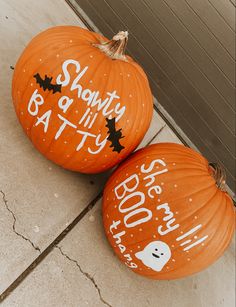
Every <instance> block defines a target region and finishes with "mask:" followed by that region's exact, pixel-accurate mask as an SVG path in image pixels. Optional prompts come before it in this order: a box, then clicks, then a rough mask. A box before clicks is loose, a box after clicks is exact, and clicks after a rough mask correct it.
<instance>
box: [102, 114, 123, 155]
mask: <svg viewBox="0 0 236 307" xmlns="http://www.w3.org/2000/svg"><path fill="white" fill-rule="evenodd" d="M115 120H116V118H115V117H113V118H112V119H109V118H106V121H107V124H106V127H107V128H108V132H107V134H109V136H108V138H107V139H108V140H109V141H110V142H111V145H110V147H111V148H112V147H113V150H112V151H117V152H118V153H120V152H121V150H122V149H124V148H125V147H124V146H122V145H121V144H120V139H122V138H123V137H124V136H122V132H121V130H122V129H119V130H116V122H115Z"/></svg>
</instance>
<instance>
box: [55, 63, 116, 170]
mask: <svg viewBox="0 0 236 307" xmlns="http://www.w3.org/2000/svg"><path fill="white" fill-rule="evenodd" d="M106 60H107V59H106V58H105V57H104V58H103V59H102V60H101V63H100V64H99V65H98V66H97V67H96V69H95V71H93V74H92V75H93V76H95V74H96V72H98V69H99V67H102V65H101V64H102V63H103V61H106ZM103 65H104V64H103ZM110 72H111V69H110V71H109V73H108V76H109V74H110ZM106 87H107V83H104V87H103V89H102V91H101V90H100V93H101V97H102V96H103V95H104V93H105V91H106ZM75 134H76V132H74V134H73V136H72V137H71V139H72V138H73V137H74V135H75ZM76 154H77V152H76V151H75V152H74V153H73V154H72V155H71V157H70V160H68V159H66V160H65V161H64V162H62V164H61V166H62V167H64V168H66V165H67V164H70V163H71V162H70V161H71V160H72V159H73V158H74V157H75V155H76ZM87 162H89V161H87ZM86 164H87V163H86ZM80 171H81V172H82V170H80Z"/></svg>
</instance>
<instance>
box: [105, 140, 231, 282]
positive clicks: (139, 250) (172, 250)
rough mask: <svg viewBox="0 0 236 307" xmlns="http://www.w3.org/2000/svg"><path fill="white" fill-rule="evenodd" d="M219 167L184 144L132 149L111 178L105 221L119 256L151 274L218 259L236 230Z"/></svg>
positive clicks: (196, 267) (192, 269) (177, 274)
mask: <svg viewBox="0 0 236 307" xmlns="http://www.w3.org/2000/svg"><path fill="white" fill-rule="evenodd" d="M223 185H224V179H223V176H222V172H220V168H218V167H216V166H215V165H213V164H210V165H209V163H208V161H207V160H206V159H205V158H204V157H202V156H201V155H200V154H199V153H197V152H195V151H194V150H192V149H190V148H187V147H185V146H183V145H179V144H172V143H163V144H155V145H151V146H149V147H147V148H145V149H141V150H139V151H137V152H136V153H134V154H133V155H132V156H131V157H130V158H129V159H128V160H126V161H125V162H124V163H123V164H121V165H120V167H118V169H117V170H116V171H115V172H114V174H113V175H112V176H111V177H110V179H109V180H108V182H107V184H106V187H105V190H104V196H103V223H104V227H105V232H106V235H107V238H108V240H109V242H110V244H111V246H112V247H113V249H114V251H115V252H116V254H117V255H118V257H119V258H120V259H121V261H123V262H124V263H125V264H126V265H127V266H128V267H129V268H131V269H132V270H133V271H134V272H136V273H138V274H141V275H144V276H146V277H149V278H153V279H176V278H181V277H184V276H187V275H190V274H193V273H196V272H198V271H200V270H202V269H204V268H206V267H207V266H209V265H210V264H211V263H213V262H214V261H215V260H216V259H218V258H219V257H220V256H221V255H222V253H223V252H224V250H225V249H226V248H227V246H228V245H229V243H230V241H231V239H232V235H233V232H234V208H233V203H232V200H231V198H230V197H229V195H228V194H227V193H226V192H225V191H224V190H223Z"/></svg>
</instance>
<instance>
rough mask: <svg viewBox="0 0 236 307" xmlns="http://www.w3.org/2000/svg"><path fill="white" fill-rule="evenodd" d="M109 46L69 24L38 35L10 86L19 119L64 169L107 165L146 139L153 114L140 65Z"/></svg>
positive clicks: (122, 41)
mask: <svg viewBox="0 0 236 307" xmlns="http://www.w3.org/2000/svg"><path fill="white" fill-rule="evenodd" d="M127 35H128V34H127V32H119V33H118V34H117V35H116V36H114V38H113V39H112V40H111V41H108V40H107V39H106V38H105V37H103V36H101V35H100V34H97V33H93V32H90V31H88V30H86V29H82V28H80V27H75V26H60V27H54V28H51V29H48V30H46V31H45V32H42V33H41V34H39V35H38V36H36V37H35V38H34V39H33V40H32V41H31V42H30V43H29V45H28V46H27V47H26V48H25V50H24V52H23V54H22V55H21V57H20V59H19V60H18V62H17V64H16V67H15V72H14V77H13V83H12V96H13V101H14V105H15V110H16V113H17V116H18V118H19V120H20V123H21V125H22V126H23V129H24V131H25V132H26V134H27V135H28V137H29V138H30V139H31V141H32V142H33V144H34V145H35V147H36V148H37V149H38V150H39V151H40V152H41V153H42V154H43V155H45V156H46V157H47V158H48V159H50V160H52V161H54V162H55V163H57V164H59V165H62V166H63V167H65V168H67V169H71V170H76V171H80V172H84V173H96V172H100V171H104V170H106V169H108V168H111V167H113V166H114V165H115V164H116V163H118V162H119V161H121V160H122V159H123V158H125V157H126V156H127V155H128V154H129V153H130V152H132V151H133V150H134V149H135V148H136V147H137V145H138V144H139V143H140V142H141V140H142V138H143V137H144V135H145V133H146V131H147V129H148V127H149V124H150V121H151V118H152V112H153V101H152V95H151V91H150V88H149V84H148V80H147V77H146V75H145V73H144V71H143V70H142V68H141V67H140V66H139V65H138V64H137V63H135V62H134V61H133V60H132V59H131V58H130V57H129V56H126V55H125V54H124V50H125V46H126V44H127Z"/></svg>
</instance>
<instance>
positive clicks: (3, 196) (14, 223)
mask: <svg viewBox="0 0 236 307" xmlns="http://www.w3.org/2000/svg"><path fill="white" fill-rule="evenodd" d="M0 193H1V194H2V199H3V203H4V205H5V207H6V209H7V211H9V212H10V214H11V215H12V218H13V224H12V230H13V232H14V233H15V234H16V235H17V236H19V237H21V238H22V239H23V240H25V241H27V242H29V243H30V244H31V245H32V247H33V248H34V249H35V250H36V251H38V252H39V253H41V250H40V248H39V247H38V246H36V245H35V244H34V243H33V242H32V241H31V240H30V239H29V238H26V237H25V236H24V235H23V234H21V233H19V232H18V231H17V230H16V216H15V214H14V212H13V211H12V210H11V209H10V207H9V205H8V201H7V199H6V195H5V193H4V192H3V191H2V190H0Z"/></svg>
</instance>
